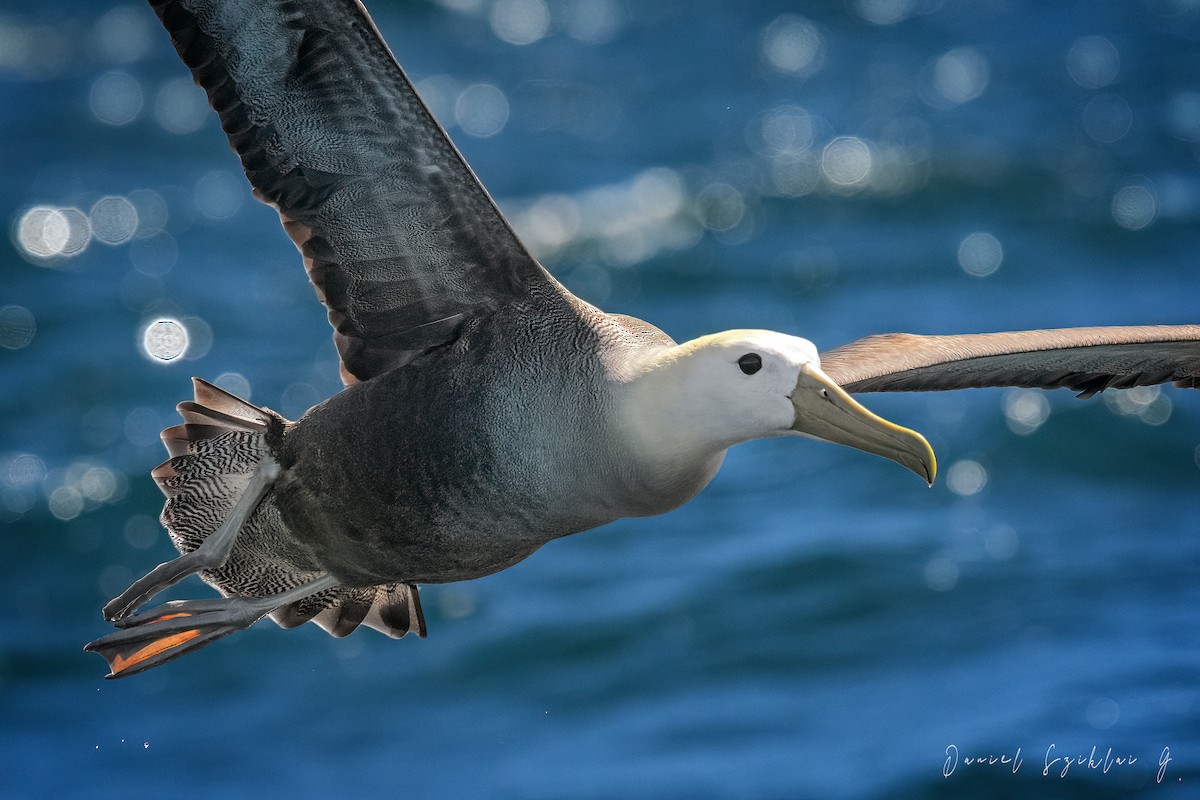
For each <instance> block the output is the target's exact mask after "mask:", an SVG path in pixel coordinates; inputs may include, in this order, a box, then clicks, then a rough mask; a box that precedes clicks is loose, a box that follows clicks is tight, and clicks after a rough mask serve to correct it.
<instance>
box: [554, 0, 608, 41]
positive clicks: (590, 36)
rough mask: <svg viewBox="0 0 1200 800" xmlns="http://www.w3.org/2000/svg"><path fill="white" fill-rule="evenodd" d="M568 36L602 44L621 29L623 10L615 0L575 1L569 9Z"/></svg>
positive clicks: (567, 20) (567, 19)
mask: <svg viewBox="0 0 1200 800" xmlns="http://www.w3.org/2000/svg"><path fill="white" fill-rule="evenodd" d="M566 27H567V35H568V36H570V37H571V38H573V39H579V40H580V41H584V42H592V43H594V44H600V43H603V42H607V41H609V40H610V39H612V37H613V35H614V34H616V32H617V29H618V28H620V27H621V9H620V8H619V7H618V6H617V4H616V2H615V1H614V0H575V2H574V3H572V4H571V5H570V6H569V7H568V9H567V18H566Z"/></svg>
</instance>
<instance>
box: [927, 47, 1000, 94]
mask: <svg viewBox="0 0 1200 800" xmlns="http://www.w3.org/2000/svg"><path fill="white" fill-rule="evenodd" d="M990 79H991V70H990V68H989V67H988V62H987V59H986V58H985V57H984V55H983V53H981V52H980V51H979V50H977V49H976V48H974V47H958V48H955V49H954V50H951V51H950V52H948V53H946V54H944V55H943V56H941V57H940V58H939V59H938V60H937V61H936V62H935V63H934V65H933V87H934V89H935V90H936V91H937V93H938V95H939V96H940V97H941V98H942V99H943V100H945V101H946V102H947V103H949V104H951V105H961V104H963V103H966V102H968V101H970V100H974V99H975V98H976V97H979V95H981V94H983V91H984V89H986V88H987V85H988V81H989V80H990Z"/></svg>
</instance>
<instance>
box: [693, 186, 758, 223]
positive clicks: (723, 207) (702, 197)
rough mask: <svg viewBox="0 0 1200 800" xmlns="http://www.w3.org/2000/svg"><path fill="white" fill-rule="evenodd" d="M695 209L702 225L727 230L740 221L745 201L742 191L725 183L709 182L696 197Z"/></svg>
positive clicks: (744, 210)
mask: <svg viewBox="0 0 1200 800" xmlns="http://www.w3.org/2000/svg"><path fill="white" fill-rule="evenodd" d="M696 210H697V212H698V213H699V215H700V221H701V222H702V223H703V224H704V227H706V228H708V229H709V230H713V231H727V230H730V229H731V228H733V227H734V226H735V225H737V224H738V223H739V222H741V221H742V217H743V216H744V215H745V213H746V201H745V199H744V198H743V197H742V193H741V192H739V191H738V190H737V189H735V188H733V187H732V186H730V185H729V184H727V183H710V184H708V185H707V186H705V187H704V188H703V189H701V190H700V194H699V195H698V196H697V197H696Z"/></svg>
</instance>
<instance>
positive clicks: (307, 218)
mask: <svg viewBox="0 0 1200 800" xmlns="http://www.w3.org/2000/svg"><path fill="white" fill-rule="evenodd" d="M150 3H151V6H153V8H154V10H155V11H156V12H157V14H158V16H159V18H160V19H161V20H162V22H163V25H164V26H165V27H166V29H167V31H168V32H169V33H170V34H171V40H172V42H173V43H174V45H175V48H176V50H177V51H178V52H179V55H180V57H181V58H182V59H183V61H184V63H185V64H187V66H188V67H189V68H191V70H192V75H193V77H194V78H195V80H196V83H197V84H198V85H200V86H201V87H202V88H204V89H205V91H207V93H208V96H209V102H210V103H211V105H212V107H213V109H214V110H215V111H216V112H217V113H218V115H219V116H220V118H221V126H222V127H223V128H224V130H225V133H226V134H227V135H228V137H229V142H230V145H231V146H232V147H233V149H234V151H235V152H237V154H238V156H239V157H240V158H241V161H242V166H243V168H244V169H245V172H246V176H247V177H248V178H249V179H250V183H251V184H252V185H253V187H254V190H255V192H254V193H255V196H256V197H257V198H258V199H260V200H262V201H264V202H266V203H268V204H270V205H272V206H274V207H275V208H276V209H277V210H278V211H279V213H280V216H281V219H282V221H283V223H284V227H285V229H286V231H287V232H288V234H289V235H290V236H291V238H292V240H293V241H294V242H295V243H296V246H297V247H298V248H299V250H300V252H301V253H302V254H303V256H304V262H305V266H306V268H307V270H308V273H309V277H310V279H311V281H312V283H313V286H314V288H315V290H316V292H317V296H318V297H319V298H320V299H321V301H322V302H323V303H325V305H326V306H327V307H328V309H329V318H330V322H331V324H332V325H333V326H334V329H335V333H334V339H335V342H336V344H337V348H338V352H339V353H340V355H341V357H342V362H343V377H344V378H345V379H346V380H347V382H351V381H352V380H353V379H355V378H357V379H360V380H365V379H367V378H369V377H371V376H373V375H376V374H379V373H380V372H382V371H385V370H387V369H389V368H391V367H393V366H396V365H398V364H402V363H404V362H405V361H407V360H410V359H411V358H413V357H415V356H417V355H419V354H420V353H422V352H425V351H426V350H428V349H430V348H432V347H437V346H439V345H442V344H445V343H447V342H449V341H452V340H453V339H454V338H455V337H456V336H457V332H458V330H459V328H460V326H461V325H462V324H463V322H465V321H466V320H467V319H469V318H471V317H473V316H478V315H485V314H487V313H490V311H491V310H493V309H495V308H498V307H500V306H502V305H504V304H506V303H509V302H512V301H514V300H520V299H522V298H524V297H526V296H527V294H528V293H529V291H530V289H531V288H533V285H534V284H538V283H540V284H541V286H542V288H544V289H548V290H555V289H556V288H557V284H555V283H554V282H553V280H552V279H550V278H549V277H548V275H547V274H546V273H545V272H544V270H542V268H541V267H540V266H539V265H538V264H537V262H536V261H535V260H534V259H533V258H532V257H531V256H530V255H529V253H528V251H527V250H526V249H525V247H524V245H522V244H521V242H520V241H519V240H518V239H517V237H516V235H515V234H514V233H513V231H512V229H511V227H510V226H509V225H508V223H507V221H505V219H504V218H503V216H502V215H501V214H500V212H499V210H498V209H497V208H496V205H495V203H494V202H493V201H492V199H491V198H490V197H489V196H488V194H487V192H486V191H485V190H484V188H483V187H482V185H480V183H479V181H478V179H477V178H476V177H475V175H474V173H473V172H472V171H471V169H470V167H469V166H468V165H467V164H466V162H465V161H464V160H463V158H462V156H461V155H460V154H459V153H458V151H457V149H455V147H454V145H453V144H452V143H451V142H450V140H449V138H448V137H447V136H446V134H445V132H444V131H443V130H442V128H441V127H440V126H439V125H438V124H437V122H436V121H435V120H434V119H433V117H432V115H431V114H430V113H429V110H428V109H427V108H426V107H425V105H424V103H422V102H421V100H420V98H419V97H418V96H417V94H416V92H415V90H414V89H413V87H412V84H411V83H410V82H409V80H408V78H407V77H406V76H405V74H404V72H403V70H402V69H401V68H400V66H399V64H398V63H397V62H396V59H395V58H394V56H393V55H392V53H391V51H390V50H389V49H388V47H387V45H386V44H385V43H384V41H383V39H382V37H381V36H380V35H379V32H378V30H377V29H376V27H375V24H374V23H373V22H372V21H371V18H370V17H369V16H368V14H367V12H366V9H364V8H363V6H362V4H361V3H359V2H356V0H253V2H234V0H150ZM347 373H348V374H347Z"/></svg>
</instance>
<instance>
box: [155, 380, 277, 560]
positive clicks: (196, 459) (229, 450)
mask: <svg viewBox="0 0 1200 800" xmlns="http://www.w3.org/2000/svg"><path fill="white" fill-rule="evenodd" d="M192 386H193V389H194V391H195V400H194V401H185V402H183V403H180V404H179V405H178V406H177V408H178V410H179V414H180V416H182V417H183V424H182V425H176V426H175V427H173V428H167V429H166V430H164V431H163V432H162V440H163V444H164V445H166V448H167V453H168V454H169V455H170V456H171V458H169V459H168V460H167V461H165V462H163V463H162V464H160V465H158V466H157V467H156V468H155V469H154V470H153V471H152V472H151V473H150V474H151V475H152V476H153V477H154V480H155V482H156V483H157V484H158V487H159V489H161V490H162V492H163V494H165V495H166V496H167V502H166V504H165V505H164V506H163V512H162V523H163V524H164V525H165V526H166V527H167V530H168V531H169V532H170V534H171V540H172V541H173V542H174V543H175V547H176V548H177V549H179V550H180V552H189V551H191V550H194V549H196V548H197V547H199V546H200V543H201V542H202V541H204V539H205V538H206V537H207V536H208V535H209V534H210V533H212V532H213V531H214V530H216V529H217V527H218V526H220V524H221V522H222V520H224V519H225V517H226V516H227V515H228V514H229V512H230V510H231V509H232V508H233V506H234V504H235V503H236V502H237V500H238V498H239V497H240V496H241V495H242V492H243V491H244V490H245V488H246V486H247V485H248V484H249V482H250V476H251V475H253V474H254V470H255V469H256V468H257V466H258V463H259V461H261V460H262V458H263V456H264V455H266V454H267V452H268V449H267V448H268V444H267V442H268V439H269V438H270V437H272V436H278V435H281V434H282V432H283V428H284V426H285V425H287V424H289V423H288V422H287V420H285V419H284V418H283V417H281V416H279V415H278V414H275V413H274V412H272V411H268V410H266V409H262V408H258V407H257V406H253V405H251V404H250V403H247V402H246V401H245V400H241V399H239V398H237V397H234V396H233V395H231V394H229V393H228V392H226V391H223V390H222V389H218V388H217V387H216V386H213V385H212V384H211V383H207V382H206V381H203V380H200V379H199V378H193V379H192Z"/></svg>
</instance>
